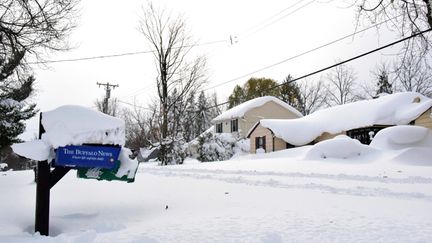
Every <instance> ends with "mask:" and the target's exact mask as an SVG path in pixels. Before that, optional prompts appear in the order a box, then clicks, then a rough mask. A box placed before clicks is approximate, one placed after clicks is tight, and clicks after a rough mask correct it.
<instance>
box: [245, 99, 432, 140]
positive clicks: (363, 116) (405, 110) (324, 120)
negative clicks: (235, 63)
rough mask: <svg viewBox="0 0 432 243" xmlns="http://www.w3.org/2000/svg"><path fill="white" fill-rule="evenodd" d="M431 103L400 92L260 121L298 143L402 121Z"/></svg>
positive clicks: (415, 116) (273, 130)
mask: <svg viewBox="0 0 432 243" xmlns="http://www.w3.org/2000/svg"><path fill="white" fill-rule="evenodd" d="M431 106H432V99H430V98H428V97H426V96H423V95H421V94H419V93H416V92H403V93H396V94H391V95H386V96H382V97H380V98H377V99H372V100H363V101H358V102H353V103H349V104H344V105H339V106H334V107H330V108H327V109H323V110H319V111H317V112H314V113H312V114H310V115H307V116H304V117H301V118H298V119H279V120H277V119H263V120H261V121H260V122H259V124H261V126H263V127H266V128H268V129H270V130H271V131H272V132H273V133H274V134H275V136H277V137H279V138H282V139H283V140H284V141H286V142H288V143H290V144H293V145H298V146H299V145H304V144H308V143H310V142H312V141H313V140H315V139H316V138H317V137H319V136H320V135H322V134H323V133H325V132H327V133H331V134H337V133H340V132H343V131H348V130H351V129H355V128H361V127H368V126H372V125H405V124H408V123H410V122H411V121H413V120H415V119H416V118H417V117H419V116H420V115H421V114H423V113H424V112H425V111H426V110H427V109H429V108H430V107H431ZM255 127H256V126H255ZM253 130H254V129H251V131H249V134H248V136H249V135H250V134H251V133H252V132H253Z"/></svg>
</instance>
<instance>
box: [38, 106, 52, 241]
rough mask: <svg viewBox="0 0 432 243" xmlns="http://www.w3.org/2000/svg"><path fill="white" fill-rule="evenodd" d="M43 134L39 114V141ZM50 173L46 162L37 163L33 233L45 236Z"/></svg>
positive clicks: (47, 227)
mask: <svg viewBox="0 0 432 243" xmlns="http://www.w3.org/2000/svg"><path fill="white" fill-rule="evenodd" d="M44 132H45V129H44V128H43V126H42V112H41V113H40V117H39V139H41V138H42V134H43V133H44ZM50 172H51V171H50V165H49V164H48V161H46V160H45V161H39V162H38V163H37V179H36V183H37V184H36V215H35V232H39V233H40V234H41V235H45V236H48V234H49V204H50V185H49V181H50Z"/></svg>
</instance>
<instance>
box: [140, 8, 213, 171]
mask: <svg viewBox="0 0 432 243" xmlns="http://www.w3.org/2000/svg"><path fill="white" fill-rule="evenodd" d="M139 30H140V32H141V33H142V34H143V35H144V37H145V38H146V39H147V41H148V42H149V44H150V46H151V47H152V48H153V49H154V50H155V51H154V57H155V62H156V66H157V72H158V77H157V79H156V84H157V89H158V96H159V101H160V108H161V115H162V124H161V137H160V145H161V151H160V158H159V159H160V160H161V162H162V164H165V165H166V164H167V162H168V161H167V152H168V148H169V145H170V143H171V142H172V137H171V134H169V129H168V113H169V111H170V110H171V109H172V108H173V106H174V104H175V103H176V102H178V99H184V98H185V97H186V96H187V94H188V93H189V92H191V91H192V90H197V89H198V88H199V87H200V86H201V85H202V84H203V82H204V81H205V66H206V59H205V58H204V57H197V58H194V59H192V60H191V59H188V57H189V56H190V54H191V49H192V48H193V46H194V43H193V42H192V38H191V36H190V35H189V33H188V31H187V29H186V24H185V20H184V18H182V17H181V16H177V17H173V16H170V15H168V14H167V13H166V11H165V10H164V9H156V8H155V7H154V6H153V4H151V3H149V4H148V6H147V8H146V9H144V11H143V16H142V18H141V21H140V23H139ZM189 60H190V61H189ZM174 89H176V90H177V98H176V99H171V100H170V99H169V94H171V93H172V92H173V90H174Z"/></svg>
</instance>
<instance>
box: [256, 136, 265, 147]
mask: <svg viewBox="0 0 432 243" xmlns="http://www.w3.org/2000/svg"><path fill="white" fill-rule="evenodd" d="M265 142H266V141H265V136H263V137H256V138H255V149H260V148H261V149H264V150H265V149H266V143H265Z"/></svg>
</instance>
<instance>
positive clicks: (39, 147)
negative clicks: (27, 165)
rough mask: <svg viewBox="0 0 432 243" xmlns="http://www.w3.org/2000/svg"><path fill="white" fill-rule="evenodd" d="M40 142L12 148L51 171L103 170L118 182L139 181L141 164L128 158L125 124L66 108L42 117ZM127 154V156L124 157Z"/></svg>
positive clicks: (93, 111)
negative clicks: (59, 168)
mask: <svg viewBox="0 0 432 243" xmlns="http://www.w3.org/2000/svg"><path fill="white" fill-rule="evenodd" d="M40 123H41V127H42V129H43V132H42V133H41V138H40V139H39V140H35V141H30V142H26V143H21V144H14V145H13V146H12V148H13V150H14V152H15V153H17V154H19V155H21V156H24V157H27V158H30V159H33V160H37V161H45V160H47V161H50V166H51V167H63V168H71V169H101V170H108V171H110V172H111V173H112V174H113V175H114V177H115V178H118V179H121V178H123V177H124V176H126V177H127V178H128V179H129V181H130V180H132V179H133V178H134V177H135V174H136V170H137V168H138V162H137V161H136V160H132V159H130V158H129V156H126V155H127V154H130V151H129V150H128V149H127V148H123V147H122V146H123V145H124V143H125V123H124V121H123V120H121V119H119V118H116V117H112V116H109V115H106V114H103V113H102V112H99V111H95V110H92V109H89V108H86V107H81V106H74V105H66V106H61V107H59V108H57V109H54V110H51V111H47V112H43V113H42V114H41V121H40ZM122 154H123V155H122Z"/></svg>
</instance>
